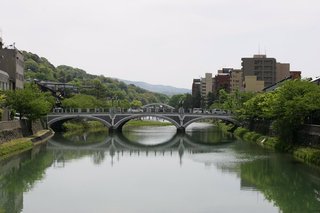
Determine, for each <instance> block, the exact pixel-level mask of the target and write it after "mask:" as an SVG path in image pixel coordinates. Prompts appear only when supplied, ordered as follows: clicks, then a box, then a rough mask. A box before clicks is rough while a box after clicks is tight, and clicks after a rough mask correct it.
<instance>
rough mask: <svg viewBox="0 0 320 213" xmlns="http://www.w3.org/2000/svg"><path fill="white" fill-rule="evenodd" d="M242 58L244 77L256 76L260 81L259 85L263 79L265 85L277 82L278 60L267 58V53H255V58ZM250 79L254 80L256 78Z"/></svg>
mask: <svg viewBox="0 0 320 213" xmlns="http://www.w3.org/2000/svg"><path fill="white" fill-rule="evenodd" d="M241 60H242V63H241V65H242V69H241V70H242V72H243V76H244V78H245V77H247V76H256V80H257V81H259V85H258V86H260V84H261V81H263V83H264V87H268V86H271V85H273V84H274V83H275V82H276V67H277V62H276V59H275V58H267V56H266V55H254V56H253V58H242V59H241ZM248 79H250V80H253V79H254V78H253V77H252V78H248ZM250 82H251V81H250ZM258 86H257V87H258ZM264 87H263V88H264Z"/></svg>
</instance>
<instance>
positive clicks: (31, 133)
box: [0, 120, 54, 160]
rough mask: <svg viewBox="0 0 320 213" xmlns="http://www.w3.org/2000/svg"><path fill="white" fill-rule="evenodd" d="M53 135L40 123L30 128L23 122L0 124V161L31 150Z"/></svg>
mask: <svg viewBox="0 0 320 213" xmlns="http://www.w3.org/2000/svg"><path fill="white" fill-rule="evenodd" d="M53 135H54V132H53V131H52V130H51V129H49V130H48V129H44V128H43V125H42V124H41V122H40V121H36V122H33V124H32V127H30V126H28V125H26V123H25V121H16V120H15V121H7V122H0V160H1V159H4V158H8V157H10V156H13V155H17V154H20V153H22V152H25V151H28V150H30V149H33V147H35V146H37V145H39V144H41V143H44V142H46V141H47V140H48V139H50V138H51V137H52V136H53Z"/></svg>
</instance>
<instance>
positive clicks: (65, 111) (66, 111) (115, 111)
mask: <svg viewBox="0 0 320 213" xmlns="http://www.w3.org/2000/svg"><path fill="white" fill-rule="evenodd" d="M122 113H123V114H124V113H125V114H128V113H130V114H141V113H142V114H150V113H157V114H170V113H172V114H202V115H232V114H231V113H226V114H216V113H212V112H208V111H203V112H196V113H195V112H193V111H192V110H183V109H170V110H156V109H149V108H146V109H143V110H141V111H130V110H128V109H123V108H85V109H82V108H54V109H53V110H52V114H122Z"/></svg>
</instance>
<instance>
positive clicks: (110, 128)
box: [109, 126, 122, 134]
mask: <svg viewBox="0 0 320 213" xmlns="http://www.w3.org/2000/svg"><path fill="white" fill-rule="evenodd" d="M118 132H122V129H121V128H115V127H113V126H111V127H109V133H110V134H112V133H118Z"/></svg>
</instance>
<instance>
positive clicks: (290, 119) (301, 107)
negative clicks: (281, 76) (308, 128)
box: [269, 80, 320, 142]
mask: <svg viewBox="0 0 320 213" xmlns="http://www.w3.org/2000/svg"><path fill="white" fill-rule="evenodd" d="M273 94H274V99H273V100H272V101H270V102H269V107H270V108H271V116H273V118H274V124H273V129H274V130H275V131H276V132H277V133H278V134H279V136H280V138H281V139H282V140H283V141H287V142H293V141H294V140H293V139H294V138H295V136H296V133H297V132H298V130H299V129H300V127H301V125H302V124H304V123H305V121H306V120H307V118H308V117H310V116H311V115H312V114H313V113H314V112H315V111H319V110H320V87H319V86H317V85H316V84H313V83H311V82H309V81H304V80H294V81H287V82H285V83H284V84H283V85H282V86H281V87H280V88H278V89H277V90H276V91H274V93H273Z"/></svg>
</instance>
